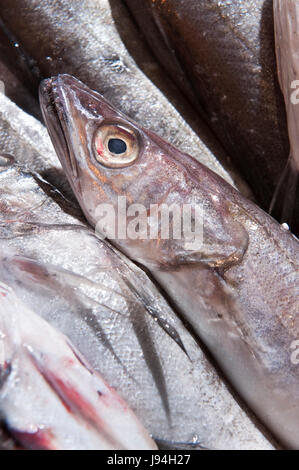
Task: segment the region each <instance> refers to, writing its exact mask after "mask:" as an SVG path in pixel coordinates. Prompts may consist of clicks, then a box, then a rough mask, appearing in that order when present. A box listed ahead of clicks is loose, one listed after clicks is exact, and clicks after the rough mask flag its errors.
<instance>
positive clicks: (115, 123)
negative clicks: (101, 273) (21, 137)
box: [40, 75, 247, 267]
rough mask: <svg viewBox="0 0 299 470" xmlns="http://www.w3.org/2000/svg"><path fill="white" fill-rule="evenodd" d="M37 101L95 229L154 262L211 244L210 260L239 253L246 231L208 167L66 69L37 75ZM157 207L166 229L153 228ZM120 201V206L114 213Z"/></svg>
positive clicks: (205, 253) (189, 255)
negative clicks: (39, 81)
mask: <svg viewBox="0 0 299 470" xmlns="http://www.w3.org/2000/svg"><path fill="white" fill-rule="evenodd" d="M40 102H41V107H42V112H43V116H44V119H45V122H46V125H47V127H48V131H49V133H50V136H51V138H52V141H53V144H54V147H55V149H56V152H57V154H58V157H59V159H60V161H61V164H62V166H63V168H64V171H65V173H66V175H67V177H68V179H69V181H70V184H71V186H72V188H73V191H74V193H75V195H76V197H77V199H78V202H79V204H80V206H81V208H82V210H83V212H84V213H85V216H86V218H87V220H88V221H89V222H90V223H91V225H93V226H94V227H98V226H99V222H101V221H103V219H104V220H105V227H103V224H102V223H100V227H101V229H100V231H101V233H103V232H104V234H105V236H107V237H108V238H110V239H113V240H114V242H115V244H116V245H117V246H118V247H120V248H121V249H122V251H124V252H125V253H126V254H128V255H129V256H130V257H131V258H133V259H135V260H137V261H141V262H143V263H144V264H146V265H159V266H160V267H161V266H169V265H174V264H175V265H177V264H181V263H183V264H185V263H189V262H198V261H199V259H200V260H203V259H204V260H206V261H207V260H210V261H211V258H212V257H213V256H212V253H213V252H215V253H217V256H218V259H217V261H215V262H216V264H217V265H219V264H220V265H221V264H223V262H224V261H223V260H224V259H227V256H229V257H230V260H231V259H235V258H236V256H235V252H238V253H239V252H242V254H243V253H244V250H245V249H246V244H247V237H246V235H245V234H244V230H243V229H242V228H240V226H239V225H240V224H238V223H235V222H234V221H233V219H232V216H231V215H230V214H229V207H228V202H227V200H225V198H224V197H223V193H222V185H223V184H224V186H225V183H224V181H223V180H222V179H221V178H219V177H217V175H215V174H214V173H213V172H210V171H209V170H208V169H207V168H206V167H204V166H203V165H201V164H200V163H199V162H198V161H196V160H195V159H193V158H192V157H190V156H189V155H186V154H185V153H182V152H180V151H179V150H178V149H176V148H175V147H173V146H172V145H170V144H168V143H167V142H166V141H164V140H163V139H161V138H160V137H159V136H157V135H156V134H154V133H152V132H151V131H149V130H146V129H144V128H143V127H142V126H140V125H139V124H137V123H136V122H134V121H132V120H131V119H129V118H128V117H127V116H125V115H124V114H122V113H121V112H120V111H118V110H117V109H116V108H114V106H113V105H111V104H110V103H109V102H107V100H106V99H105V98H104V97H103V96H102V95H100V94H99V93H97V92H95V91H93V90H91V89H89V88H88V87H87V86H86V85H84V84H83V83H81V82H80V81H79V80H77V79H75V78H74V77H72V76H69V75H59V76H57V77H55V78H51V79H48V80H45V81H44V82H42V84H41V87H40ZM124 206H125V209H124ZM187 206H189V216H190V217H189V224H187V225H188V236H187V238H188V237H189V238H190V237H191V239H192V240H193V241H195V239H194V234H195V231H194V226H195V222H196V220H198V234H196V236H197V235H198V237H197V238H198V239H197V242H198V243H196V244H195V245H192V244H191V247H190V243H188V242H186V236H184V235H185V233H183V232H184V227H183V222H184V220H185V219H184V210H185V209H184V207H187ZM162 207H164V209H165V208H166V209H165V210H166V215H167V216H168V229H167V227H166V232H167V231H168V233H166V234H165V233H161V231H163V230H162V227H161V224H162V222H161V220H162V219H161V217H162V216H161V210H162ZM121 209H124V210H125V213H124V212H122V213H121V216H122V217H123V219H122V220H120V212H121ZM187 212H188V209H186V213H187ZM158 213H159V214H158ZM203 213H204V218H205V235H206V239H207V243H206V245H205V247H203V246H202V236H203V221H202V214H203ZM136 214H138V217H139V218H138V220H136ZM157 214H158V215H159V216H161V217H160V218H158V219H157V218H156V215H157ZM196 214H197V216H196ZM141 215H142V216H143V217H144V218H145V219H146V220H145V224H144V223H143V221H144V219H142V220H141ZM186 217H187V216H186ZM124 219H125V221H124V222H123V220H124ZM195 219H196V220H195ZM199 219H200V220H199ZM123 223H125V225H126V229H125V232H124V231H123V227H122V225H123ZM130 224H131V229H132V226H134V227H135V229H136V227H137V226H138V228H139V232H138V233H136V230H134V229H133V230H131V232H130V234H131V235H132V236H128V230H127V229H128V227H129V226H130ZM134 224H135V225H134ZM140 225H142V230H140ZM145 225H146V227H145ZM178 232H180V234H179V233H178ZM175 233H176V235H175ZM189 241H190V240H189ZM186 243H187V245H188V246H189V248H188V249H186ZM199 245H200V246H199ZM230 262H231V261H230ZM211 263H212V264H213V263H214V261H211Z"/></svg>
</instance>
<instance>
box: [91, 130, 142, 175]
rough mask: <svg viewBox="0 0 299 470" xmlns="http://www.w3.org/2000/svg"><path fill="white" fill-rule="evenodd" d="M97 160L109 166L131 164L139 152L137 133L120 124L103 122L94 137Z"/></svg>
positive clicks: (116, 166)
mask: <svg viewBox="0 0 299 470" xmlns="http://www.w3.org/2000/svg"><path fill="white" fill-rule="evenodd" d="M94 147H95V158H96V160H97V161H98V162H99V163H101V164H103V165H105V166H107V167H109V168H123V167H126V166H129V165H131V164H132V163H133V162H134V161H135V160H136V158H137V157H138V154H139V142H138V137H137V135H136V133H135V132H134V131H133V130H132V129H130V128H127V127H125V126H123V125H120V124H102V125H101V126H100V127H99V128H98V129H97V131H96V133H95V139H94Z"/></svg>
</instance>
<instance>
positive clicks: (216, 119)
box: [125, 0, 299, 234]
mask: <svg viewBox="0 0 299 470" xmlns="http://www.w3.org/2000/svg"><path fill="white" fill-rule="evenodd" d="M125 3H126V4H127V5H128V7H129V8H130V11H131V12H132V14H133V15H134V18H135V20H136V22H137V23H138V24H139V26H140V29H141V31H142V32H143V33H144V35H145V37H146V38H147V40H148V43H149V44H150V46H151V47H152V50H153V51H154V53H155V55H156V57H157V58H158V60H159V62H160V63H161V64H162V65H163V66H165V70H167V71H168V73H169V74H170V75H171V77H172V79H173V80H174V82H175V83H177V84H178V85H179V86H180V88H181V89H182V90H183V91H184V93H185V95H186V96H187V97H188V98H189V100H190V101H191V102H192V103H193V105H194V106H196V107H197V109H198V110H199V111H200V113H201V114H202V115H203V116H204V117H205V119H206V121H207V122H208V124H209V126H210V127H211V129H213V130H214V132H215V133H216V135H217V136H218V138H219V139H220V141H221V142H222V143H223V145H224V147H225V149H226V151H227V155H229V156H230V157H231V158H232V159H233V162H234V164H235V166H236V168H237V169H238V170H239V172H240V174H241V175H242V176H243V177H244V178H245V180H246V181H247V183H248V184H249V186H250V187H251V189H252V190H253V192H254V195H255V197H256V200H257V201H258V203H259V204H260V205H261V207H262V208H263V209H264V210H266V211H269V208H270V204H271V202H272V201H273V197H274V196H275V191H276V189H277V186H278V184H279V183H280V181H281V175H282V174H283V172H284V170H285V169H286V168H287V162H288V156H289V142H288V133H287V121H286V116H285V109H284V103H283V99H282V96H281V93H280V90H279V85H278V81H277V73H276V61H275V53H274V36H273V32H274V27H273V11H272V1H268V0H257V1H256V0H245V1H243V0H237V1H232V2H227V1H218V0H212V1H211V0H203V1H200V2H198V1H196V0H195V1H190V0H185V1H184V0H183V1H182V0H166V1H165V0H146V1H144V2H140V1H138V0H126V2H125ZM189 153H190V152H189ZM191 154H192V153H191ZM282 188H283V189H281V193H280V197H276V198H275V201H273V202H275V204H274V205H273V207H272V210H273V214H274V216H275V217H276V218H277V219H278V220H279V221H281V222H288V223H289V225H290V226H291V227H292V229H293V231H294V233H296V234H298V231H299V227H298V220H297V219H298V218H297V217H296V215H297V214H298V210H299V199H298V194H297V195H295V196H294V195H293V198H291V197H290V196H291V195H290V194H287V193H286V191H289V185H288V184H286V182H285V181H284V183H283V184H282ZM284 198H285V202H284V203H282V201H283V200H284ZM286 206H287V207H288V213H287V212H286V211H285V207H286Z"/></svg>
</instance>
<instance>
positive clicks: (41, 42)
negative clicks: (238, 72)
mask: <svg viewBox="0 0 299 470" xmlns="http://www.w3.org/2000/svg"><path fill="white" fill-rule="evenodd" d="M16 11H17V12H18V14H17V15H16ZM0 17H1V18H2V22H3V24H4V26H5V28H6V30H7V31H8V32H9V33H8V34H9V37H10V36H11V35H12V36H13V38H15V39H14V41H12V42H13V43H14V42H15V41H17V43H18V44H19V48H17V49H18V50H20V51H21V52H22V57H23V56H24V55H25V57H29V58H30V59H28V60H29V62H30V61H31V62H33V63H34V64H35V68H34V70H36V69H37V72H36V75H37V77H36V83H37V82H38V80H39V79H40V76H43V77H44V78H47V77H50V76H51V75H56V74H58V73H69V74H71V75H75V76H77V77H78V78H79V79H81V80H82V81H84V82H85V83H86V84H87V85H89V86H90V87H92V88H96V89H100V90H101V92H102V93H103V94H104V95H105V96H106V97H107V99H109V100H110V101H111V102H112V103H113V104H114V105H115V106H117V107H118V108H119V109H121V110H122V111H123V112H124V113H126V114H128V115H130V116H131V117H132V118H134V119H136V120H137V121H138V122H140V123H143V124H145V125H146V126H147V127H148V128H150V129H151V130H152V131H154V132H156V133H158V134H159V135H160V136H161V137H164V138H167V139H168V140H169V141H170V142H172V143H173V144H175V145H176V146H178V147H179V148H180V149H181V150H183V151H186V152H189V153H193V154H196V155H198V158H200V159H201V162H203V163H204V164H205V165H207V166H209V167H210V168H211V169H213V170H214V171H216V172H217V173H219V174H220V175H221V176H223V177H224V178H225V179H227V181H229V182H230V183H232V182H233V181H234V182H235V183H236V184H237V185H238V187H240V188H241V189H242V191H244V192H246V194H248V188H246V185H245V183H243V181H242V180H241V178H239V177H238V175H237V174H236V173H233V176H230V174H229V173H228V172H227V171H226V170H225V169H224V168H223V167H222V166H221V164H220V163H219V162H218V161H217V159H216V158H215V156H214V155H216V156H217V157H219V159H221V160H222V161H224V160H226V161H227V158H226V156H225V155H224V154H225V152H224V151H223V149H222V148H221V146H220V145H219V144H218V143H217V139H215V137H214V136H213V135H211V132H210V131H209V130H208V129H207V126H206V125H205V124H204V123H203V121H202V120H201V119H200V118H198V116H193V118H192V125H194V126H195V127H196V131H197V134H198V135H199V136H200V137H198V136H197V135H196V133H195V132H194V131H193V130H192V129H191V127H190V126H189V125H188V124H186V122H185V121H184V119H183V118H182V116H181V115H180V114H179V113H178V112H177V111H176V110H175V108H174V107H173V106H172V105H171V104H170V103H169V101H168V99H167V98H166V97H165V96H164V95H163V94H162V93H161V92H160V91H159V90H158V88H157V87H156V86H155V85H154V84H153V83H152V82H151V81H150V80H149V79H148V78H146V76H145V75H144V74H143V73H142V72H141V71H140V69H139V68H138V67H137V65H136V63H135V62H134V60H133V59H132V57H131V55H130V54H129V52H128V50H127V49H126V47H125V46H124V43H123V42H122V39H121V37H120V34H119V32H118V28H122V29H124V30H125V32H124V34H125V35H126V36H128V34H130V32H131V31H132V28H134V25H133V24H132V22H130V19H129V17H128V14H127V11H126V8H125V6H124V5H122V2H121V1H120V0H117V1H113V2H112V6H111V5H110V2H109V0H83V1H82V0H74V1H72V2H69V1H67V0H57V1H55V2H52V3H51V5H50V4H49V2H48V1H47V0H12V1H10V2H6V1H0ZM118 25H120V26H118ZM132 47H134V45H133V46H132ZM14 49H15V48H14ZM141 54H142V55H143V56H144V59H143V60H144V62H146V64H145V65H144V67H143V68H144V69H145V70H148V71H149V74H150V77H151V79H155V81H156V83H158V84H161V88H162V89H164V90H165V88H168V89H170V88H171V87H166V86H165V84H164V82H163V80H164V79H163V77H162V76H161V77H160V75H161V74H160V72H159V71H157V70H156V69H157V67H156V64H155V63H154V61H153V60H152V58H151V57H150V56H149V55H148V54H147V52H146V50H142V52H141ZM30 66H31V63H29V65H28V68H29V69H30ZM34 70H33V71H34ZM172 95H173V96H176V92H173V94H172ZM144 102H146V103H147V106H142V103H144ZM174 102H175V104H176V103H178V102H179V100H178V99H177V98H175V99H174ZM210 148H211V149H212V151H211V150H210ZM231 167H232V165H230V166H229V169H231Z"/></svg>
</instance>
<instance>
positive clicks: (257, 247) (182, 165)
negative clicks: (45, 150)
mask: <svg viewBox="0 0 299 470" xmlns="http://www.w3.org/2000/svg"><path fill="white" fill-rule="evenodd" d="M40 94H41V106H42V110H43V114H44V119H45V121H46V123H47V127H48V130H49V133H50V136H51V138H52V141H53V143H54V146H55V148H56V151H57V153H58V156H59V158H60V160H61V163H62V165H63V168H64V170H65V172H66V174H67V176H68V178H69V181H70V183H71V185H72V188H73V191H74V192H75V194H76V196H77V199H78V201H79V204H80V205H81V207H82V209H83V211H84V213H85V215H86V217H87V219H88V220H89V221H90V223H91V224H92V225H93V226H95V225H96V226H98V223H99V222H100V221H101V220H100V215H101V213H102V212H101V211H102V209H103V207H106V209H105V210H106V211H107V212H108V211H109V214H111V213H112V214H113V211H118V210H119V207H118V205H119V197H120V196H122V197H125V198H126V201H127V204H128V205H129V206H130V205H131V204H134V203H137V204H139V206H138V207H140V205H142V207H143V208H144V210H145V217H146V229H147V231H146V234H145V235H144V232H142V228H141V226H140V219H138V223H137V222H136V221H135V219H133V220H132V217H131V218H129V217H128V225H126V226H125V228H126V229H128V227H129V224H130V222H132V223H134V222H135V225H136V226H138V224H139V231H138V229H136V230H135V232H136V231H137V235H136V233H135V239H134V236H130V237H129V236H128V232H127V231H126V232H125V235H123V234H122V233H121V234H120V235H121V236H118V235H117V232H116V233H115V234H114V236H112V235H113V230H114V225H116V226H117V225H118V226H119V225H120V224H121V223H122V221H120V220H117V218H113V217H110V218H109V217H108V218H107V217H106V225H105V226H100V229H99V233H102V232H103V229H104V232H105V233H106V234H108V236H110V237H111V238H112V239H113V243H114V244H115V246H117V247H118V248H119V249H120V250H121V251H123V252H124V253H125V254H126V255H127V256H129V257H130V258H131V259H133V260H134V261H137V262H138V263H141V264H143V265H144V266H145V267H146V268H147V269H149V270H150V271H151V273H152V275H153V276H154V277H155V278H156V280H157V281H158V282H159V283H160V285H161V286H162V287H163V289H164V290H165V292H167V294H168V295H169V296H170V298H171V299H172V301H173V303H174V305H176V307H177V308H178V309H179V310H180V312H181V313H182V315H183V316H184V318H185V321H188V322H189V323H190V324H191V325H192V327H193V328H194V330H195V332H196V333H197V335H198V336H199V337H200V338H201V339H202V340H203V341H204V342H205V344H206V345H207V346H208V348H209V349H210V352H211V353H212V355H213V356H214V357H215V358H216V359H217V361H218V364H219V365H220V366H221V368H222V369H223V370H224V371H225V374H226V375H227V377H228V378H229V379H230V381H231V382H232V383H233V385H234V387H235V389H236V390H237V391H238V392H239V393H240V394H241V395H242V396H243V398H244V399H245V401H246V402H247V404H249V406H250V407H251V408H252V409H253V410H254V412H255V413H256V414H257V415H258V416H259V417H260V418H261V419H262V420H263V421H264V423H265V424H266V425H267V426H268V427H269V428H270V429H271V430H272V432H273V433H275V435H276V436H277V437H278V438H279V439H280V440H281V441H282V442H283V443H284V445H286V446H288V447H292V448H298V446H299V441H298V436H299V432H298V431H299V429H298V423H299V401H298V398H299V397H298V394H299V387H298V385H299V370H298V364H297V360H296V347H297V346H296V345H298V340H299V338H298V335H299V323H298V306H299V304H298V302H299V282H298V281H299V279H298V257H299V250H298V240H297V239H296V238H295V237H294V236H293V235H292V234H291V233H290V232H289V231H288V230H287V229H286V228H285V226H281V225H279V224H278V223H277V222H276V221H274V219H272V218H271V217H270V216H269V215H267V214H266V213H264V212H263V211H262V210H261V209H260V208H259V207H257V206H256V205H255V204H253V203H251V202H250V201H248V200H246V199H245V198H244V197H243V196H242V195H241V194H240V193H239V192H237V191H236V190H234V189H233V188H232V187H231V186H230V185H228V184H227V183H226V182H225V181H224V180H223V179H221V178H220V177H219V176H217V175H216V174H214V173H213V172H211V171H210V170H208V169H207V168H206V167H204V166H203V165H202V164H200V163H199V162H198V161H197V160H195V159H193V158H192V157H190V156H188V155H187V154H183V153H181V152H180V151H179V150H177V149H175V148H174V147H173V146H171V145H170V144H168V143H166V142H165V141H163V140H162V139H161V138H160V137H158V136H156V135H155V134H153V133H152V132H150V131H147V130H145V129H144V128H142V127H140V126H139V125H137V124H136V123H135V122H133V121H132V120H130V119H128V118H127V117H126V116H125V115H123V114H122V113H121V112H119V111H117V110H116V109H115V108H114V107H113V106H111V105H110V104H109V103H108V102H107V100H106V99H104V98H103V97H102V96H101V95H100V94H99V93H97V92H95V91H91V90H90V89H89V88H88V87H87V86H85V85H84V84H82V83H81V82H79V81H78V80H76V79H75V78H73V77H70V76H68V75H61V76H58V77H57V78H53V79H50V80H46V81H45V82H43V84H42V86H41V91H40ZM120 150H121V151H120ZM162 203H163V204H165V205H167V206H168V207H170V206H171V205H172V204H177V205H179V207H181V206H182V205H183V204H189V205H191V206H192V208H193V211H195V210H197V208H198V209H199V210H200V213H201V214H203V215H202V221H203V227H202V225H201V227H202V233H203V241H202V243H201V244H200V245H199V246H197V247H195V248H193V249H192V246H191V247H189V246H188V247H186V246H185V242H186V240H185V239H184V238H183V239H182V238H181V239H180V238H179V237H177V239H176V238H171V237H170V239H167V237H164V238H163V237H162V235H161V232H160V233H159V231H158V233H157V237H152V238H150V237H149V236H148V230H149V229H148V227H150V228H152V227H153V226H154V221H153V220H152V215H151V205H153V204H156V205H157V206H156V207H158V209H159V207H161V204H162ZM103 204H109V206H103ZM135 209H136V206H135V208H134V210H135ZM99 210H100V212H99ZM138 210H140V209H138ZM181 214H182V213H181ZM102 215H103V213H102ZM135 215H136V214H135ZM181 218H182V215H180V221H181ZM193 222H194V223H195V216H194V220H193ZM118 226H117V229H118ZM158 228H159V225H158ZM138 232H139V233H138ZM111 234H112V235H111ZM198 234H199V235H200V231H199V230H198ZM194 241H195V242H196V239H195V240H194ZM197 241H198V240H197ZM187 248H188V249H187Z"/></svg>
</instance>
